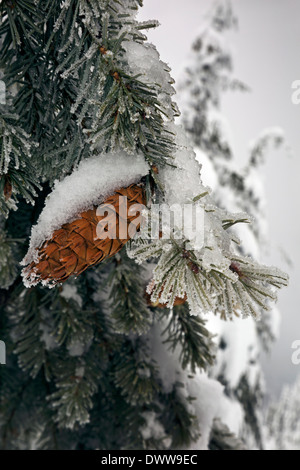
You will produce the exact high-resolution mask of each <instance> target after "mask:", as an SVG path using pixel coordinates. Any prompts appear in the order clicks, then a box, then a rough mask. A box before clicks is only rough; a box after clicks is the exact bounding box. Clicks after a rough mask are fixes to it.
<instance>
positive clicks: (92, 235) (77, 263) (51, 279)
mask: <svg viewBox="0 0 300 470" xmlns="http://www.w3.org/2000/svg"><path fill="white" fill-rule="evenodd" d="M122 196H123V197H122ZM145 202H146V201H145V193H144V189H143V187H142V186H141V185H138V184H132V185H130V186H129V187H127V188H122V189H119V190H116V191H115V192H114V194H113V195H111V196H109V197H107V198H106V199H105V200H104V202H103V203H102V204H101V215H98V214H99V211H98V207H99V205H98V206H93V207H92V208H91V209H90V210H87V211H85V212H81V213H80V215H79V216H77V217H76V218H75V219H74V220H73V221H72V222H69V223H65V224H63V225H62V226H61V228H60V229H58V230H55V231H54V233H53V234H52V237H51V239H49V240H46V241H45V242H44V243H43V244H42V246H41V247H40V248H37V257H36V261H32V262H31V263H30V264H29V265H28V266H26V267H25V268H24V269H23V271H22V276H23V278H24V283H25V285H28V286H33V285H36V284H38V283H39V282H42V283H43V284H44V285H49V286H54V285H55V284H58V283H62V282H64V281H66V280H67V279H68V278H69V277H70V276H72V275H75V276H78V275H79V274H81V273H82V272H83V271H85V270H86V269H87V268H88V267H89V266H93V265H95V264H98V263H100V262H101V261H103V260H105V259H107V258H109V257H111V256H113V255H115V254H116V253H117V252H118V251H119V250H121V248H123V246H124V245H125V244H126V243H127V242H128V241H129V240H130V238H131V237H132V236H133V233H131V232H130V227H131V228H132V227H136V230H138V229H139V224H140V218H139V217H138V215H137V211H136V210H134V211H132V210H131V209H132V208H133V206H134V205H136V204H141V205H145ZM112 206H113V208H114V211H112V210H111V207H112ZM106 209H107V210H106ZM133 212H134V214H132V213H133ZM107 214H108V215H107ZM124 216H125V218H124ZM111 217H114V220H111V224H110V223H109V219H110V218H111ZM121 222H122V227H123V228H124V227H125V228H126V229H127V230H124V229H123V230H122V232H124V233H122V232H121V230H120V227H121ZM132 224H133V225H132ZM107 227H115V229H114V230H115V233H114V234H113V238H111V237H110V236H109V237H108V235H109V233H108V231H107ZM101 233H102V234H103V233H106V237H102V236H100V235H101ZM124 234H125V238H120V237H121V236H123V237H124ZM110 235H112V234H110Z"/></svg>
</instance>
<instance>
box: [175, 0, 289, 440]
mask: <svg viewBox="0 0 300 470" xmlns="http://www.w3.org/2000/svg"><path fill="white" fill-rule="evenodd" d="M237 25H238V20H237V18H236V16H235V14H234V11H233V9H232V7H231V4H230V3H229V2H225V1H220V2H218V3H217V4H216V5H215V6H214V7H213V9H212V11H211V12H210V14H209V15H208V16H207V18H206V21H205V22H203V23H202V25H201V28H200V31H199V33H198V35H197V37H196V39H195V40H194V43H193V46H192V51H191V53H190V57H189V60H188V62H187V64H186V66H185V69H184V71H183V73H182V77H181V80H180V83H179V93H178V100H179V104H180V108H181V110H182V118H181V120H182V123H183V124H184V127H185V129H186V131H187V133H188V135H189V136H190V137H191V140H192V141H193V142H194V146H195V151H196V154H197V158H198V161H199V162H200V163H201V164H203V178H204V180H205V182H206V183H207V184H209V185H211V187H212V188H213V191H214V199H215V200H216V201H217V203H218V205H219V206H221V207H223V208H224V209H226V210H230V211H234V212H239V211H243V212H245V213H247V214H249V215H250V216H252V223H251V224H248V225H246V226H244V227H243V230H242V231H239V230H237V233H238V234H239V235H240V236H241V237H242V239H243V245H242V246H240V247H239V251H240V253H243V254H247V255H250V256H253V257H255V258H258V259H260V258H261V257H262V254H263V252H264V247H265V246H266V240H267V238H268V233H267V222H266V213H265V206H266V202H265V191H264V182H263V179H262V165H263V163H264V161H265V158H266V154H267V152H268V151H269V150H270V149H273V148H275V149H276V148H278V147H279V146H282V145H283V144H284V141H285V139H284V134H283V132H282V131H281V129H277V128H269V129H266V130H264V131H263V132H262V133H261V135H259V136H258V138H257V139H255V140H254V141H253V142H251V143H250V145H249V156H248V159H247V162H246V164H243V162H240V159H239V158H237V157H236V156H235V155H234V153H233V150H232V135H231V130H230V128H229V123H228V122H227V120H226V118H225V116H224V115H222V114H221V111H220V107H221V100H222V95H223V93H225V92H232V91H237V90H238V91H242V92H248V91H249V89H248V87H247V85H245V84H244V83H242V82H240V81H239V80H237V79H236V78H235V77H234V73H233V72H234V67H233V60H232V53H231V49H230V45H229V41H228V39H227V37H226V33H227V32H228V31H229V30H232V29H235V28H236V27H237ZM237 229H238V227H237ZM278 315H279V312H278V311H277V309H276V308H275V307H274V306H272V309H271V310H270V311H269V312H263V311H261V314H260V318H259V319H258V320H256V321H253V319H249V321H247V322H245V321H242V322H241V321H237V320H235V324H234V325H232V324H229V325H228V324H227V323H224V321H223V320H224V319H223V320H222V318H214V319H213V320H211V319H210V320H209V322H208V328H209V330H211V331H214V332H216V333H218V336H219V346H218V353H217V358H216V361H215V364H214V367H213V369H212V370H211V372H210V374H211V376H213V377H215V378H216V379H218V380H219V381H220V382H221V383H222V384H223V385H224V387H225V393H226V394H227V396H228V397H229V398H230V401H231V403H232V411H231V413H228V410H227V411H226V419H227V420H228V421H229V422H235V429H239V430H240V434H241V437H243V439H244V441H246V442H247V445H248V447H250V448H253V447H260V448H262V447H263V445H264V443H263V434H264V433H263V419H262V397H263V393H264V387H265V386H264V380H263V374H262V370H261V368H260V352H261V349H262V348H263V349H266V350H269V349H270V347H271V344H272V341H274V339H275V338H276V335H277V330H276V325H277V324H278ZM238 404H239V405H240V406H238V409H239V408H240V410H239V411H237V405H238ZM228 414H229V416H230V417H228ZM224 419H225V417H224Z"/></svg>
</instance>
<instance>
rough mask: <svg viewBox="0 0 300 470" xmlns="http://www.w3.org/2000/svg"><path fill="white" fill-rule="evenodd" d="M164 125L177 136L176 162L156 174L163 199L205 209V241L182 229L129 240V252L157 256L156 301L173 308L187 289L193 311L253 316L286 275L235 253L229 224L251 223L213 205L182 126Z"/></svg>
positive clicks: (241, 215)
mask: <svg viewBox="0 0 300 470" xmlns="http://www.w3.org/2000/svg"><path fill="white" fill-rule="evenodd" d="M168 129H169V131H170V132H172V133H173V134H174V135H175V141H176V146H177V150H176V152H175V154H174V161H173V163H174V167H171V166H166V167H165V168H163V169H162V170H161V171H160V173H159V178H160V182H161V184H162V186H163V187H164V189H165V202H166V203H167V204H168V205H169V206H172V205H174V204H186V203H192V204H193V205H194V206H195V207H197V206H199V207H201V208H202V209H203V211H204V215H205V216H204V219H203V224H204V227H202V229H203V240H204V243H203V244H202V246H201V247H199V246H198V245H196V244H195V243H194V241H193V240H187V239H186V238H185V237H184V233H183V234H182V237H181V238H180V240H176V241H174V240H172V236H173V235H172V234H171V235H170V240H168V239H160V240H158V241H152V242H151V243H149V244H148V245H146V246H145V245H144V244H142V245H139V243H138V242H137V243H136V244H134V243H133V244H132V245H131V247H130V249H129V250H128V254H129V256H130V257H133V258H136V259H137V260H138V262H143V261H145V260H147V259H149V258H151V257H159V260H158V263H157V265H156V267H155V269H154V272H153V279H152V282H151V283H150V284H149V286H148V288H147V292H148V293H149V294H150V295H151V299H152V301H153V302H154V303H156V302H157V301H159V300H160V301H161V302H162V303H166V305H167V306H168V307H170V308H172V306H173V304H174V300H175V298H176V297H180V298H183V297H184V296H185V294H186V295H187V301H188V303H189V306H190V311H191V313H192V314H195V315H196V314H198V313H199V311H202V312H211V311H212V310H215V309H217V310H218V312H220V315H221V316H223V317H224V318H226V317H227V316H228V317H229V318H232V317H233V316H234V315H239V314H241V315H242V316H243V317H246V316H249V315H252V316H254V317H255V318H257V317H258V314H259V312H258V310H259V309H260V308H263V309H265V310H268V309H269V306H268V304H267V302H266V299H267V298H269V299H272V300H276V294H275V289H276V288H280V287H281V286H282V285H287V276H286V275H285V274H284V273H282V272H281V271H279V270H277V269H275V268H268V267H266V266H260V265H259V264H258V263H256V262H255V261H253V260H252V259H251V258H250V257H242V256H238V255H237V254H236V250H235V248H234V245H236V244H238V243H239V240H238V239H237V237H236V236H235V235H234V233H233V232H231V231H229V230H228V228H229V227H231V225H235V224H236V223H238V222H239V221H243V222H249V219H248V217H247V215H246V214H244V213H237V214H231V213H228V212H226V211H223V210H221V209H219V208H217V207H216V206H215V204H214V201H213V200H212V199H211V197H210V196H209V192H210V190H209V189H207V188H206V187H204V186H203V184H202V181H201V178H200V168H201V166H200V165H199V163H198V161H197V160H196V155H195V153H194V152H193V150H192V148H191V147H190V146H189V144H188V141H187V137H186V135H185V133H184V131H183V129H182V127H180V126H176V125H174V124H170V125H168ZM143 230H144V228H143ZM171 240H172V241H173V242H172V243H170V241H171ZM187 247H188V248H187ZM257 307H259V309H258V308H257Z"/></svg>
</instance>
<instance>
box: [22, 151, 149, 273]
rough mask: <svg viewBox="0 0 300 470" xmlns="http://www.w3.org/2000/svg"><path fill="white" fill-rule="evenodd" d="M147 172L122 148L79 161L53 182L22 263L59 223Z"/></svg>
mask: <svg viewBox="0 0 300 470" xmlns="http://www.w3.org/2000/svg"><path fill="white" fill-rule="evenodd" d="M147 173H148V165H147V163H146V162H145V160H144V158H143V156H142V155H138V154H137V155H128V154H126V153H125V152H123V151H119V152H117V153H111V154H103V155H97V156H94V157H91V158H89V159H88V160H84V161H82V162H81V163H80V164H79V166H78V168H77V169H76V170H74V172H73V173H72V174H71V175H70V176H67V177H66V178H65V179H63V180H62V181H57V182H56V183H55V185H54V189H53V191H52V193H51V194H50V195H49V196H48V198H47V199H46V202H45V207H44V209H43V211H42V213H41V215H40V217H39V220H38V222H37V224H36V225H35V226H34V227H33V228H32V233H31V239H30V247H29V251H28V253H27V255H26V257H25V258H24V260H23V262H22V264H23V265H27V264H28V263H30V262H31V261H33V260H34V259H35V256H36V249H37V248H38V247H39V246H41V244H42V243H43V242H44V241H45V240H47V239H49V238H51V236H52V234H53V232H54V231H55V230H57V229H59V228H60V227H61V226H62V225H63V224H65V223H67V222H70V221H72V220H74V219H75V218H76V216H78V214H79V213H80V212H82V211H85V210H88V209H90V208H91V207H92V206H93V205H97V204H99V203H101V202H103V200H104V199H105V198H106V197H107V196H109V195H111V194H113V193H114V191H115V190H117V189H120V188H123V187H127V186H130V185H131V184H133V183H138V182H140V180H141V178H142V177H143V176H145V175H146V174H147Z"/></svg>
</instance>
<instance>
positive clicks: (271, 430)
mask: <svg viewBox="0 0 300 470" xmlns="http://www.w3.org/2000/svg"><path fill="white" fill-rule="evenodd" d="M299 391H300V380H299V377H298V378H297V379H296V381H295V383H294V384H291V385H286V386H285V387H284V389H283V391H282V393H281V396H280V398H279V400H278V401H274V402H273V403H271V404H270V406H269V408H268V411H267V415H266V420H265V432H266V441H267V445H268V450H299V449H300V427H299V422H300V421H299V408H298V405H299V396H300V395H299Z"/></svg>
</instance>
